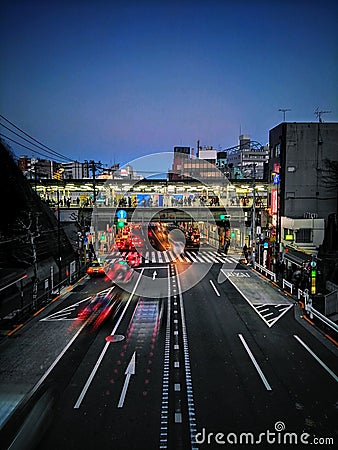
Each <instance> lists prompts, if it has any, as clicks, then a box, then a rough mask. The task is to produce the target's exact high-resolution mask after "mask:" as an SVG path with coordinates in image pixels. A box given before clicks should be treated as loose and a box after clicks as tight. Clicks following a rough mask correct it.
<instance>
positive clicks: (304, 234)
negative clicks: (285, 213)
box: [296, 228, 312, 243]
mask: <svg viewBox="0 0 338 450" xmlns="http://www.w3.org/2000/svg"><path fill="white" fill-rule="evenodd" d="M296 242H303V243H310V242H312V229H311V228H301V229H299V230H298V231H297V233H296Z"/></svg>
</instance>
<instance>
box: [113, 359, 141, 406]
mask: <svg viewBox="0 0 338 450" xmlns="http://www.w3.org/2000/svg"><path fill="white" fill-rule="evenodd" d="M135 366H136V352H134V353H133V356H132V357H131V360H130V362H129V364H128V367H127V368H126V371H125V372H124V374H125V375H127V376H126V379H125V380H124V385H123V388H122V392H121V396H120V401H119V404H118V405H117V407H118V408H122V407H123V404H124V399H125V397H126V393H127V389H128V385H129V381H130V377H131V376H132V375H135Z"/></svg>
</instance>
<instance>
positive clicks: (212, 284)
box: [209, 280, 221, 297]
mask: <svg viewBox="0 0 338 450" xmlns="http://www.w3.org/2000/svg"><path fill="white" fill-rule="evenodd" d="M209 281H210V284H211V286H212V287H213V289H214V291H215V292H216V295H217V296H218V297H220V296H221V294H220V293H219V292H218V290H217V288H216V286H215V285H214V283H213V281H212V280H209Z"/></svg>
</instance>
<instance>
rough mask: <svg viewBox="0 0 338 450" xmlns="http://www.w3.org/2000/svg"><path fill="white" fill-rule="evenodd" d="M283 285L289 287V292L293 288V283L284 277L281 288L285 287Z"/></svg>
mask: <svg viewBox="0 0 338 450" xmlns="http://www.w3.org/2000/svg"><path fill="white" fill-rule="evenodd" d="M285 286H286V287H288V288H289V289H290V294H292V291H293V288H294V286H293V284H292V283H290V281H287V280H286V279H285V278H283V289H285Z"/></svg>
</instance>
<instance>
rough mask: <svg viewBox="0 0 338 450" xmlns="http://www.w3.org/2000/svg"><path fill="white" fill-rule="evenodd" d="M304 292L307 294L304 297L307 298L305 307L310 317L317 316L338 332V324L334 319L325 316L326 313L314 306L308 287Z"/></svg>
mask: <svg viewBox="0 0 338 450" xmlns="http://www.w3.org/2000/svg"><path fill="white" fill-rule="evenodd" d="M304 293H305V296H304V299H305V302H304V309H305V312H306V314H307V315H309V316H310V319H313V317H316V318H317V319H319V320H320V321H321V322H322V323H323V324H325V325H326V326H328V327H329V328H331V329H332V330H333V331H335V332H336V333H338V325H337V324H336V323H334V322H333V321H332V320H330V319H329V318H328V317H326V316H324V314H322V313H321V312H319V311H317V310H316V309H315V308H314V307H313V306H312V298H311V297H310V296H309V292H308V290H307V289H305V291H304Z"/></svg>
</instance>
